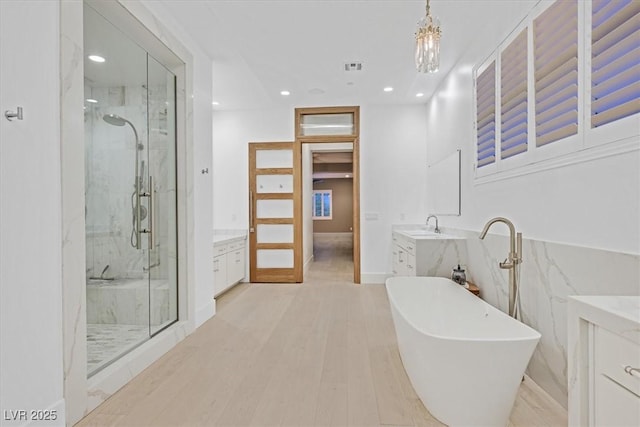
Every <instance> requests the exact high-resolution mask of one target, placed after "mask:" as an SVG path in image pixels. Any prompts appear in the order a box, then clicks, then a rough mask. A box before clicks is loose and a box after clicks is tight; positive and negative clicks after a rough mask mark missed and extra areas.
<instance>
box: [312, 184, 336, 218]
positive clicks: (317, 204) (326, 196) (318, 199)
mask: <svg viewBox="0 0 640 427" xmlns="http://www.w3.org/2000/svg"><path fill="white" fill-rule="evenodd" d="M332 207H333V201H332V200H331V190H315V191H314V192H313V211H312V212H313V219H319V220H322V219H332V213H333V209H332Z"/></svg>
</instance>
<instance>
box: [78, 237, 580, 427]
mask: <svg viewBox="0 0 640 427" xmlns="http://www.w3.org/2000/svg"><path fill="white" fill-rule="evenodd" d="M334 243H335V242H334ZM314 253H315V260H316V261H315V262H314V263H313V265H312V267H311V270H310V272H309V273H308V274H307V276H306V280H305V283H304V284H302V285H279V284H269V285H265V284H241V285H239V286H236V287H235V288H234V289H232V290H231V291H229V292H228V293H227V294H225V295H223V296H222V297H221V298H220V299H219V300H218V313H217V315H216V316H215V317H214V318H213V319H211V320H209V321H208V322H206V323H205V324H204V325H202V326H201V327H200V328H199V329H198V330H197V331H196V332H194V333H193V334H192V335H190V336H189V337H187V338H186V339H185V340H184V341H183V342H181V343H180V344H179V345H178V346H176V347H175V348H174V349H172V350H171V351H170V352H169V353H167V354H166V355H165V356H164V357H162V358H161V359H160V360H158V361H157V362H156V363H154V364H153V365H152V366H151V367H149V368H148V369H146V370H145V371H144V372H142V373H141V374H140V375H139V376H138V377H136V378H135V379H134V380H133V381H131V382H130V383H129V384H127V385H126V386H125V387H123V388H122V389H121V390H120V391H119V392H118V393H116V394H115V395H113V396H112V397H111V398H110V399H109V400H107V401H106V402H105V403H104V404H102V405H101V406H100V407H98V408H97V409H95V410H94V411H93V412H92V413H91V414H89V415H88V416H87V417H86V418H84V419H83V420H82V421H81V422H80V423H78V424H77V425H78V426H83V427H84V426H379V425H393V426H441V425H443V424H441V423H439V422H438V421H437V420H436V419H434V418H433V417H432V416H431V415H430V414H429V412H428V411H427V410H426V409H425V407H424V406H423V405H422V403H421V402H420V400H419V398H418V396H417V395H416V394H415V392H414V390H413V388H412V387H411V383H410V382H409V379H408V378H407V375H406V373H405V371H404V369H403V367H402V361H401V360H400V355H399V353H398V348H397V345H396V337H395V332H394V329H393V322H392V319H391V313H390V310H389V303H388V300H387V296H386V292H385V289H384V286H381V285H365V286H359V285H354V284H352V283H351V281H352V273H353V264H352V263H351V261H350V251H349V248H348V247H345V245H338V246H337V247H336V246H335V245H327V244H324V245H323V244H322V242H320V243H318V244H317V245H316V247H315V250H314ZM460 406H461V407H460V410H464V402H461V403H460ZM510 425H511V426H566V425H567V416H566V411H565V410H564V409H563V408H562V407H560V406H559V405H558V404H557V403H556V402H554V401H553V400H552V399H550V398H549V397H548V396H546V395H545V394H544V392H542V391H541V390H539V389H538V388H537V386H536V385H535V384H534V383H532V382H530V381H528V380H527V381H525V382H524V383H523V385H522V387H521V390H520V393H519V396H518V399H517V401H516V404H515V406H514V410H513V412H512V415H511V423H510Z"/></svg>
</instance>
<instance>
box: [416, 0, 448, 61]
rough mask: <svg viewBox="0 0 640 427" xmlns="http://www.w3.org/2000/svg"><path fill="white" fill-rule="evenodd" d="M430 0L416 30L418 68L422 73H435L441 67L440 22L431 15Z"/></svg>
mask: <svg viewBox="0 0 640 427" xmlns="http://www.w3.org/2000/svg"><path fill="white" fill-rule="evenodd" d="M430 9H431V8H430V5H429V0H427V12H426V15H425V17H424V18H422V19H421V20H420V22H418V30H417V31H416V52H415V60H416V69H417V70H418V71H419V72H421V73H435V72H436V71H438V69H439V68H440V35H441V34H442V31H441V30H440V22H439V21H438V19H437V18H434V17H432V16H431V10H430Z"/></svg>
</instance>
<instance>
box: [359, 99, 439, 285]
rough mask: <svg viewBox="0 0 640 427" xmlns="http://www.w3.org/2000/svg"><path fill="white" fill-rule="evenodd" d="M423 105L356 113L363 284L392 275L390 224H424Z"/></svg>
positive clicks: (386, 107)
mask: <svg viewBox="0 0 640 427" xmlns="http://www.w3.org/2000/svg"><path fill="white" fill-rule="evenodd" d="M424 115H425V109H424V106H422V105H407V106H365V107H363V108H361V110H360V122H361V125H360V212H361V225H360V229H361V235H362V240H361V246H362V282H363V283H370V282H374V283H383V281H384V278H385V276H386V275H387V274H388V273H389V272H390V271H391V225H392V224H402V223H423V222H424V221H425V219H426V214H425V200H426V177H427V148H426V127H425V120H424Z"/></svg>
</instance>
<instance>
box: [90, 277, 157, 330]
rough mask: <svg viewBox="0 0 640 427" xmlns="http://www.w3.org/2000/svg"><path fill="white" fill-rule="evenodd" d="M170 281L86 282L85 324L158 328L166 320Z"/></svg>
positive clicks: (121, 280)
mask: <svg viewBox="0 0 640 427" xmlns="http://www.w3.org/2000/svg"><path fill="white" fill-rule="evenodd" d="M169 295H170V293H169V282H168V281H167V280H160V279H151V280H150V281H149V280H147V279H120V280H89V281H88V283H87V323H91V324H121V325H148V324H149V319H150V318H149V315H151V324H152V325H160V324H164V323H166V322H168V321H169V317H170V316H169V307H170V304H169Z"/></svg>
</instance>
